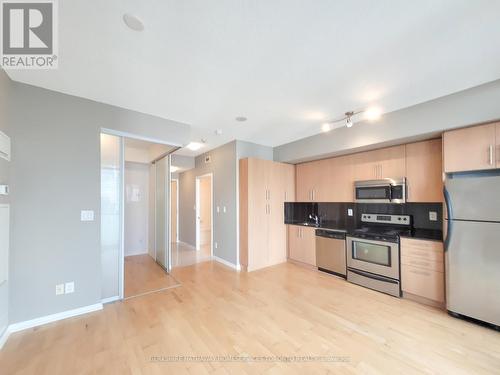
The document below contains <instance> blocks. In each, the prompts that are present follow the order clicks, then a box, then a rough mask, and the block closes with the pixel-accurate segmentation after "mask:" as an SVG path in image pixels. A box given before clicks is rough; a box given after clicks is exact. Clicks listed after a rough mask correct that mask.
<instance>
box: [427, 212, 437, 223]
mask: <svg viewBox="0 0 500 375" xmlns="http://www.w3.org/2000/svg"><path fill="white" fill-rule="evenodd" d="M437 219H438V214H437V212H436V211H429V220H430V221H437Z"/></svg>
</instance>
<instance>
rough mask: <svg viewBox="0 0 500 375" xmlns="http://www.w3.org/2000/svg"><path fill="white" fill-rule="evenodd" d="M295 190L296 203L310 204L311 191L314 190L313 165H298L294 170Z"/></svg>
mask: <svg viewBox="0 0 500 375" xmlns="http://www.w3.org/2000/svg"><path fill="white" fill-rule="evenodd" d="M295 174H296V181H297V183H296V190H295V197H296V199H297V202H312V200H313V199H312V191H313V188H314V184H313V181H314V178H315V176H314V164H313V163H303V164H298V165H297V166H296V170H295Z"/></svg>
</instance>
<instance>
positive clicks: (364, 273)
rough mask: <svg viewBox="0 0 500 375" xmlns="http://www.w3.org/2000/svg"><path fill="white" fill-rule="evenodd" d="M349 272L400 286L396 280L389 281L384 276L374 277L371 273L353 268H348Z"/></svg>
mask: <svg viewBox="0 0 500 375" xmlns="http://www.w3.org/2000/svg"><path fill="white" fill-rule="evenodd" d="M348 271H349V272H352V273H355V274H357V275H360V276H364V277H368V278H370V279H373V280H378V281H383V282H386V283H391V284H399V282H398V281H396V280H393V279H389V278H388V277H384V276H379V275H374V274H373V273H370V272H364V271H360V270H355V269H353V268H348Z"/></svg>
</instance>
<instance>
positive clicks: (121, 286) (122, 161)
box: [118, 137, 125, 299]
mask: <svg viewBox="0 0 500 375" xmlns="http://www.w3.org/2000/svg"><path fill="white" fill-rule="evenodd" d="M119 199H120V275H119V280H118V288H119V294H120V298H121V299H123V297H124V296H125V139H124V138H123V137H120V197H119Z"/></svg>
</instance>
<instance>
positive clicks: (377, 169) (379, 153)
mask: <svg viewBox="0 0 500 375" xmlns="http://www.w3.org/2000/svg"><path fill="white" fill-rule="evenodd" d="M352 162H353V171H354V181H363V180H379V179H382V178H399V177H404V176H405V173H406V166H405V146H404V145H403V146H394V147H387V148H382V149H379V150H374V151H367V152H361V153H359V154H354V155H353V156H352Z"/></svg>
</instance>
